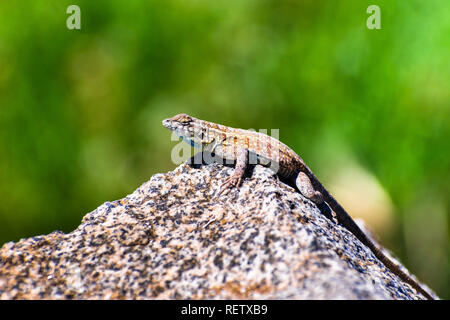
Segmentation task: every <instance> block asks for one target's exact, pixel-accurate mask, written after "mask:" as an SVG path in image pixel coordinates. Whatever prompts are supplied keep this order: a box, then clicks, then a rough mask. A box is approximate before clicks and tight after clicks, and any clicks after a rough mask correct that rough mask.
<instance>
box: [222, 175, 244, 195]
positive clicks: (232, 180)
mask: <svg viewBox="0 0 450 320" xmlns="http://www.w3.org/2000/svg"><path fill="white" fill-rule="evenodd" d="M241 182H242V177H240V176H235V175H232V176H230V177H228V178H227V179H226V180H225V182H224V183H223V184H222V185H221V186H220V190H219V193H218V195H219V196H220V195H221V194H223V193H224V192H225V191H227V190H230V189H232V188H234V187H239V186H240V185H241Z"/></svg>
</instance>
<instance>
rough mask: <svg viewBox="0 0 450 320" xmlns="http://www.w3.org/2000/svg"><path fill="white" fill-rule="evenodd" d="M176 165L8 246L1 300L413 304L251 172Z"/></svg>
mask: <svg viewBox="0 0 450 320" xmlns="http://www.w3.org/2000/svg"><path fill="white" fill-rule="evenodd" d="M232 170H233V169H232V168H230V167H224V166H221V165H218V164H210V165H203V166H199V167H194V166H190V165H188V164H182V165H180V166H179V167H178V168H176V169H175V170H174V171H172V172H169V173H167V174H156V175H154V176H153V177H152V178H151V179H150V181H148V182H146V183H144V184H143V185H142V186H141V187H139V188H138V189H137V190H136V191H135V192H134V193H132V194H131V195H129V196H127V197H125V198H123V199H121V200H117V201H113V202H106V203H104V204H102V205H101V206H100V207H98V208H97V209H96V210H94V211H92V212H91V213H88V214H87V215H86V216H85V217H84V218H83V220H82V223H81V225H80V226H79V227H78V228H77V229H76V230H74V231H73V232H71V233H68V234H64V233H62V232H53V233H51V234H49V235H45V236H37V237H33V238H29V239H22V240H20V241H19V242H17V243H13V242H9V243H6V244H5V245H4V246H3V247H2V248H1V249H0V298H1V299H43V298H44V299H155V298H156V299H422V298H423V297H422V296H421V295H419V294H418V293H416V292H415V290H414V289H412V288H411V287H410V286H409V285H407V284H405V283H403V282H402V281H401V280H400V279H399V278H397V277H396V276H395V275H393V274H392V273H391V272H389V271H388V270H387V269H386V268H385V267H384V266H383V265H382V264H381V263H380V262H379V261H378V260H377V259H376V258H375V256H374V255H373V254H372V253H371V251H370V250H369V249H368V248H366V247H365V246H364V245H363V244H361V243H360V242H359V241H358V240H357V239H356V238H355V237H354V236H353V235H352V234H351V233H350V232H348V231H347V230H346V229H344V228H343V227H341V226H339V225H337V224H335V223H334V221H333V220H332V219H329V218H327V217H326V216H325V215H324V214H322V213H321V211H320V210H319V209H318V208H317V207H316V206H315V205H314V204H313V203H312V202H310V201H309V200H307V199H306V198H304V197H303V196H302V195H300V194H299V193H298V192H296V191H295V190H294V189H293V188H291V187H290V186H288V185H286V184H284V183H283V182H281V181H279V180H278V179H277V178H276V176H274V175H273V174H272V173H271V171H269V169H266V168H263V167H261V166H256V167H255V168H254V170H253V173H251V176H250V177H247V178H246V179H245V180H244V182H243V184H242V186H241V187H240V189H234V190H231V191H230V192H228V193H227V194H224V195H222V196H220V197H216V194H217V192H218V189H219V186H220V184H221V183H222V182H223V180H224V178H225V177H226V176H228V175H230V173H231V172H232Z"/></svg>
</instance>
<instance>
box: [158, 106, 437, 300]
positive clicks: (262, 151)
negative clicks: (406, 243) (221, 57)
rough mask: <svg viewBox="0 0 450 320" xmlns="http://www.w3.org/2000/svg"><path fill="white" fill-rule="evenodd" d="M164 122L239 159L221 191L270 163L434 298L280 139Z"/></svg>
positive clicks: (182, 118) (182, 119)
mask: <svg viewBox="0 0 450 320" xmlns="http://www.w3.org/2000/svg"><path fill="white" fill-rule="evenodd" d="M162 124H163V126H164V127H166V128H168V129H169V130H171V131H174V132H175V133H176V134H177V135H178V136H179V137H180V138H182V139H183V140H185V141H186V142H188V143H189V144H191V145H192V146H198V147H202V148H207V149H208V151H210V152H211V153H213V154H215V155H217V156H218V157H220V158H222V159H228V160H232V161H235V162H236V166H235V170H234V173H233V174H232V175H231V176H230V177H228V178H227V179H226V180H225V183H224V184H223V185H222V187H221V189H220V191H219V194H221V193H223V192H224V191H225V190H227V189H229V188H233V187H239V185H240V184H241V182H242V179H243V177H244V174H245V171H246V169H247V167H248V166H249V164H261V165H264V166H270V167H271V168H272V169H273V170H274V171H275V172H276V173H277V174H278V175H279V176H280V177H281V178H283V179H285V180H287V181H288V182H290V183H292V184H294V185H295V186H296V187H297V188H298V190H299V191H300V193H301V194H302V195H303V196H305V197H306V198H308V199H310V200H311V201H313V202H314V203H316V204H317V205H319V204H322V203H323V202H324V201H325V202H326V203H327V204H328V206H329V207H331V209H332V210H333V211H334V212H335V214H336V219H337V221H338V222H339V223H340V224H341V225H343V226H344V227H345V228H346V229H347V230H349V231H350V232H351V233H353V234H354V235H355V236H356V238H358V240H359V241H361V242H362V243H363V244H364V245H366V246H367V247H368V248H369V249H370V250H371V251H372V252H373V254H374V255H375V256H376V257H377V258H378V259H379V260H380V261H381V262H382V263H383V264H384V265H385V266H386V267H387V268H388V269H389V270H391V271H392V272H393V273H394V274H395V275H397V276H398V277H399V278H400V279H402V280H403V281H404V282H406V283H408V284H410V285H411V286H412V287H413V288H414V289H416V290H417V291H418V292H420V293H421V294H422V295H424V296H425V297H426V298H427V299H430V300H433V296H432V295H431V294H430V293H428V292H427V291H426V290H425V289H423V288H422V287H421V286H420V285H419V284H418V283H417V281H415V280H414V279H413V278H412V277H410V276H409V275H408V274H406V273H405V272H403V270H401V269H400V267H399V266H397V265H396V264H395V263H394V262H392V261H391V260H390V259H389V258H388V257H387V256H386V255H385V254H384V253H383V252H382V251H381V250H380V248H378V247H377V246H376V245H375V244H374V242H373V241H372V240H370V239H369V237H368V236H366V234H364V232H363V231H362V230H361V229H360V228H359V227H358V225H357V224H356V223H355V222H354V221H353V219H352V218H351V217H350V215H349V214H348V213H347V212H346V211H345V209H344V208H343V207H342V206H341V205H340V204H339V203H338V202H337V201H336V199H335V198H334V197H333V196H332V195H331V194H330V192H328V190H327V189H326V188H325V187H324V186H323V185H322V183H321V182H320V181H319V179H318V178H317V177H316V176H315V175H314V173H313V172H312V171H311V169H310V168H309V167H308V166H307V165H306V164H305V162H304V161H303V160H302V159H301V158H300V157H299V156H298V155H297V154H296V153H295V152H294V151H293V150H292V149H291V148H289V147H288V146H286V145H285V144H283V143H282V142H280V141H279V140H277V139H275V138H273V137H271V136H268V135H266V134H264V133H260V132H255V131H250V130H243V129H236V128H231V127H227V126H224V125H220V124H216V123H213V122H208V121H204V120H200V119H196V118H194V117H191V116H189V115H187V114H178V115H176V116H174V117H172V118H170V119H165V120H163V122H162Z"/></svg>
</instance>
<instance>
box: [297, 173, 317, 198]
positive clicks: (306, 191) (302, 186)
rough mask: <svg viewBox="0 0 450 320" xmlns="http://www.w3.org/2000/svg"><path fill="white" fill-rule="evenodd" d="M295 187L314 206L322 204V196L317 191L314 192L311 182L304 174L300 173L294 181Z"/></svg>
mask: <svg viewBox="0 0 450 320" xmlns="http://www.w3.org/2000/svg"><path fill="white" fill-rule="evenodd" d="M295 185H296V186H297V188H298V190H299V191H300V192H301V194H302V195H304V196H305V197H306V198H308V199H310V200H311V201H312V202H314V203H315V204H321V203H322V202H323V195H322V193H320V192H319V191H316V190H314V187H313V185H312V183H311V180H310V179H309V178H308V176H307V175H306V174H305V173H304V172H300V173H299V174H298V176H297V178H296V179H295Z"/></svg>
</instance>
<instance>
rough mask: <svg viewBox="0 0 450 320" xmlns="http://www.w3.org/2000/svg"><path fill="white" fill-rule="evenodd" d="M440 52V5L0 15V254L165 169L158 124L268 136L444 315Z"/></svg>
mask: <svg viewBox="0 0 450 320" xmlns="http://www.w3.org/2000/svg"><path fill="white" fill-rule="evenodd" d="M70 4H77V5H79V6H80V8H81V27H82V29H81V30H68V29H67V28H66V19H67V18H68V16H69V15H68V14H66V8H67V6H68V5H70ZM371 4H377V5H379V6H380V8H381V26H382V29H381V30H369V29H368V28H367V27H366V20H367V18H368V17H369V14H367V13H366V9H367V7H368V6H369V5H371ZM449 35H450V2H449V1H447V0H442V1H439V0H429V1H423V0H398V1H393V0H389V1H387V0H386V1H378V0H377V1H376V0H371V1H364V0H341V1H335V0H321V1H318V0H303V1H302V0H297V1H295V0H254V1H246V0H226V1H207V0H204V1H202V0H197V1H195V0H177V1H174V0H170V1H167V0H164V1H136V0H126V1H106V0H102V1H100V0H96V1H87V0H86V1H64V0H50V1H49V0H46V1H44V0H22V1H1V2H0V199H1V200H0V245H2V244H3V243H5V242H7V241H17V240H19V239H20V238H24V237H30V236H33V235H37V234H46V233H50V232H52V231H54V230H62V231H64V232H70V231H71V230H73V229H75V228H76V227H77V226H78V224H79V223H80V221H81V219H82V217H83V215H84V214H86V213H87V212H90V211H92V210H94V209H95V208H96V207H97V206H99V205H100V204H101V203H103V202H105V201H110V200H116V199H119V198H122V197H124V196H126V195H127V194H129V193H132V192H133V191H134V190H135V189H136V188H137V187H138V186H139V185H140V184H141V183H143V182H145V181H146V180H148V179H149V178H150V177H151V176H152V175H153V174H155V173H157V172H166V171H168V170H172V169H173V168H175V164H173V163H172V162H171V159H170V152H171V148H172V147H173V146H174V145H175V143H174V142H171V141H170V133H169V132H168V131H167V130H166V129H164V128H163V127H162V125H161V120H162V119H163V118H166V117H169V116H173V115H175V114H177V113H181V112H183V113H189V114H191V115H193V116H195V117H198V118H201V119H206V120H210V121H214V122H220V123H222V124H226V125H230V126H234V127H240V128H246V129H248V128H255V129H260V128H268V129H272V128H277V129H279V130H280V139H281V140H282V141H283V142H285V143H286V144H288V145H289V146H291V147H292V148H293V149H294V150H296V151H297V152H298V153H299V154H300V155H301V156H302V157H303V158H304V159H305V161H306V162H307V163H309V165H310V167H311V168H312V169H313V170H314V171H315V172H316V174H317V175H318V176H319V178H320V179H321V180H323V182H324V183H325V184H326V185H327V186H329V187H330V189H332V190H333V191H335V192H336V196H337V198H338V200H339V199H343V200H342V201H343V202H344V203H345V205H344V206H348V207H349V211H350V213H351V214H352V215H353V216H356V217H358V216H361V217H363V219H364V220H365V221H366V224H367V225H368V228H369V229H370V230H373V231H374V232H375V233H376V234H377V235H379V237H380V241H381V242H382V243H383V244H384V245H385V246H386V247H387V248H389V249H390V250H392V251H393V252H394V254H395V255H396V256H398V257H399V258H400V259H401V261H402V262H403V263H404V264H405V265H406V266H407V267H408V268H409V269H410V270H411V271H412V272H413V273H415V274H416V275H417V276H418V277H419V279H420V280H422V281H423V282H425V283H427V284H428V285H429V286H430V287H431V288H433V289H434V290H436V291H437V293H438V294H439V295H440V296H441V297H442V298H450V285H449V282H450V249H449V248H450V245H449V230H450V222H449V221H450V219H449V218H450V214H449V194H450V192H449V191H450V190H449V178H450V175H449V172H450V166H449V155H450V152H449V142H448V140H449V138H450V132H449V120H450V117H449V116H450V114H449V107H450V97H449V91H450V90H449V83H450V63H449V62H450V59H449V58H450V41H449V40H450V39H449ZM352 208H353V209H352ZM358 208H359V209H358Z"/></svg>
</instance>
